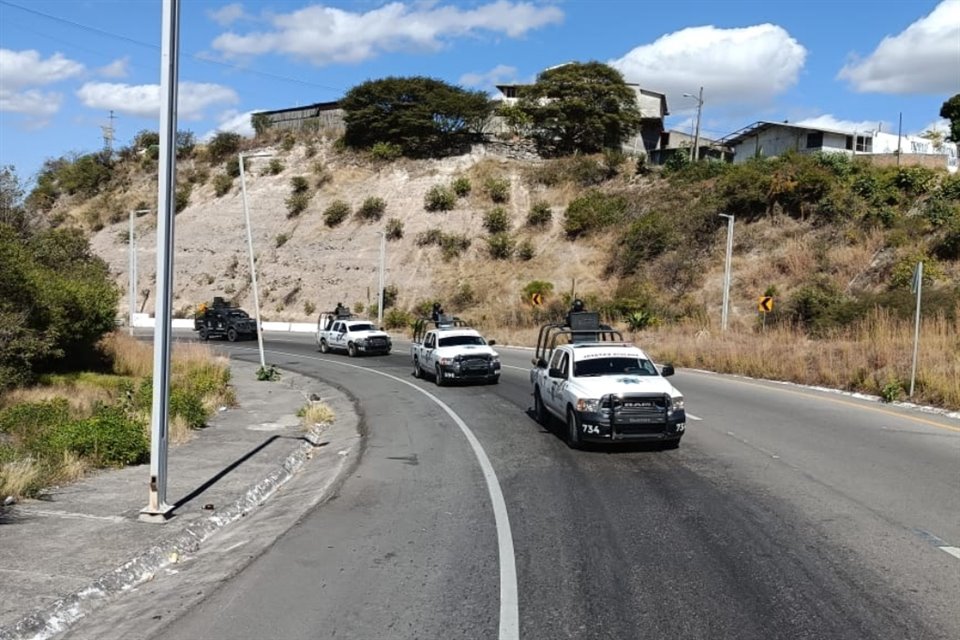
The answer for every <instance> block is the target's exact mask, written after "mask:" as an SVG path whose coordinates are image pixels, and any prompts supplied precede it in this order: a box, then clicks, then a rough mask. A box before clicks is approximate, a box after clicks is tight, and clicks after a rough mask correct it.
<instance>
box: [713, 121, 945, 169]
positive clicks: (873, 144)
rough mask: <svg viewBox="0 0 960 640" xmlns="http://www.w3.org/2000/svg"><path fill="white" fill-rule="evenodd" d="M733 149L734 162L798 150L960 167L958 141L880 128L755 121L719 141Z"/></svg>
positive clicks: (892, 162) (875, 159)
mask: <svg viewBox="0 0 960 640" xmlns="http://www.w3.org/2000/svg"><path fill="white" fill-rule="evenodd" d="M718 142H719V143H720V144H722V145H724V146H727V147H729V148H731V149H732V150H733V162H734V163H737V164H738V163H742V162H746V161H747V160H749V159H750V158H754V157H774V156H779V155H781V154H783V153H786V152H787V151H795V152H797V153H815V152H825V153H846V154H848V155H851V156H867V157H869V158H870V159H871V160H872V161H873V162H875V163H876V164H896V163H897V160H898V159H899V162H900V163H901V164H907V165H923V166H927V167H931V168H933V167H944V168H946V169H947V170H948V171H950V172H951V173H953V172H955V171H956V170H957V166H958V162H957V144H956V143H954V142H942V143H940V144H938V145H936V144H934V142H933V141H932V140H928V139H927V138H922V137H920V136H906V135H904V136H898V135H897V134H895V133H886V132H884V131H879V130H867V131H845V130H839V129H825V128H823V127H811V126H806V125H799V124H791V123H789V122H768V121H760V122H755V123H753V124H751V125H749V126H747V127H744V128H743V129H740V130H739V131H735V132H733V133H731V134H730V135H728V136H725V137H724V138H722V139H721V140H719V141H718Z"/></svg>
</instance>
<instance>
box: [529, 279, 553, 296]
mask: <svg viewBox="0 0 960 640" xmlns="http://www.w3.org/2000/svg"><path fill="white" fill-rule="evenodd" d="M535 293H539V294H540V295H541V296H543V297H544V298H547V297H549V296H550V294H552V293H553V283H552V282H547V281H546V280H531V281H530V282H528V283H527V284H526V285H524V287H523V297H524V299H525V300H529V299H530V298H532V297H533V294H535Z"/></svg>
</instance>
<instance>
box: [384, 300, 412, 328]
mask: <svg viewBox="0 0 960 640" xmlns="http://www.w3.org/2000/svg"><path fill="white" fill-rule="evenodd" d="M384 306H386V305H384ZM412 324H413V315H411V314H410V312H409V311H404V310H403V309H396V308H394V309H390V310H389V311H387V312H386V313H385V314H384V316H383V325H384V326H385V327H386V328H387V329H406V328H407V327H409V326H411V325H412Z"/></svg>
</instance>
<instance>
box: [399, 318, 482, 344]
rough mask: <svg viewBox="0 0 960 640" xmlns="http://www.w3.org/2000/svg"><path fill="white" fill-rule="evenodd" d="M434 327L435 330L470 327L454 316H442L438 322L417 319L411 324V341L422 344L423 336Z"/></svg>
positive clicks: (430, 319) (429, 319)
mask: <svg viewBox="0 0 960 640" xmlns="http://www.w3.org/2000/svg"><path fill="white" fill-rule="evenodd" d="M430 325H435V326H436V328H437V329H447V328H454V327H463V328H466V327H469V326H470V325H469V324H468V323H467V322H466V321H464V320H461V319H460V318H458V317H456V316H448V315H442V316H440V319H439V320H433V319H432V318H417V319H416V321H415V322H414V323H413V341H414V342H423V336H424V335H426V333H427V331H429V330H430V329H431V328H433V327H431V326H430Z"/></svg>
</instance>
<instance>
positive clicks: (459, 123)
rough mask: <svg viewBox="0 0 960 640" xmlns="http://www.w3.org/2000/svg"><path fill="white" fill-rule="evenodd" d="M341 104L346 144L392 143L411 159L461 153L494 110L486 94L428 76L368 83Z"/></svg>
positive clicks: (358, 146)
mask: <svg viewBox="0 0 960 640" xmlns="http://www.w3.org/2000/svg"><path fill="white" fill-rule="evenodd" d="M340 106H341V107H342V108H343V110H344V112H345V115H344V122H345V124H346V134H345V135H344V142H345V143H346V144H347V146H350V147H354V148H359V149H366V148H370V147H372V146H373V145H375V144H377V143H387V144H393V145H397V146H398V147H399V148H400V150H401V152H402V153H403V155H405V156H409V157H431V156H442V155H447V154H449V153H454V152H457V151H461V150H462V149H463V148H464V147H465V146H466V145H468V144H469V143H470V142H471V141H473V140H475V139H476V138H477V136H478V135H479V133H480V132H481V131H482V129H483V125H484V124H485V122H486V120H487V118H488V117H489V115H490V111H491V104H490V101H489V99H488V98H487V96H486V95H485V94H484V93H483V92H482V91H467V90H465V89H461V88H459V87H455V86H453V85H450V84H447V83H446V82H443V81H442V80H435V79H433V78H426V77H423V76H415V77H390V78H383V79H381V80H369V81H367V82H364V83H363V84H360V85H357V86H356V87H354V88H352V89H351V90H350V91H348V92H347V94H346V95H345V96H344V98H343V100H341V101H340Z"/></svg>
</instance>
